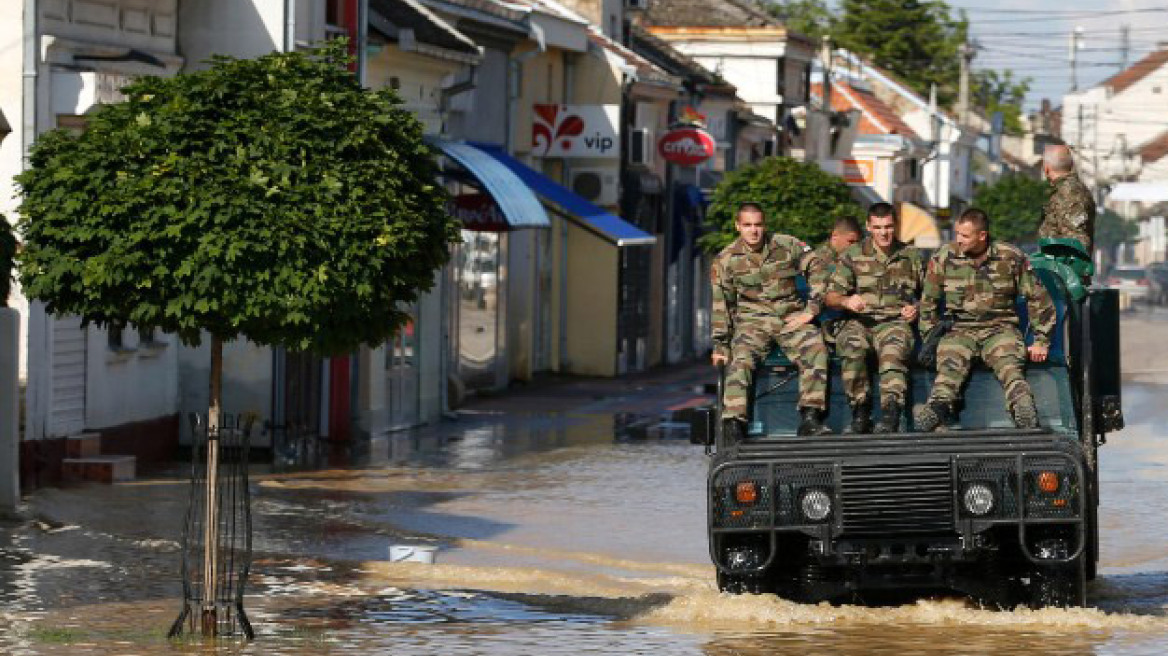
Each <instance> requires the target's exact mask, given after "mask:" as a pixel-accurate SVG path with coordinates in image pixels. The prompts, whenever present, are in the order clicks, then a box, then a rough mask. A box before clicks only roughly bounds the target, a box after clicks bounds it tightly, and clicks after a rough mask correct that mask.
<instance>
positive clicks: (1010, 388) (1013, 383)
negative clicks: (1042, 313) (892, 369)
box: [929, 324, 1034, 409]
mask: <svg viewBox="0 0 1168 656" xmlns="http://www.w3.org/2000/svg"><path fill="white" fill-rule="evenodd" d="M975 356H979V357H981V360H982V362H984V363H986V366H987V367H989V368H990V369H992V370H993V372H994V376H996V377H997V379H998V381H999V382H1001V383H1002V388H1003V389H1004V390H1005V392H1006V403H1007V404H1008V406H1009V407H1010V408H1011V409H1012V408H1014V406H1015V405H1016V404H1017V403H1018V401H1020V400H1024V399H1026V400H1030V401H1031V402H1033V399H1034V395H1033V393H1032V392H1031V391H1030V383H1027V382H1026V342H1024V341H1023V340H1022V333H1020V332H1019V331H1018V329H1017V328H1016V327H1014V326H1001V325H996V326H962V325H961V324H957V325H956V326H954V327H953V330H952V331H950V332H949V333H948V334H947V335H945V336H944V337H942V338H941V342H940V343H939V344H938V345H937V377H936V379H934V380H933V391H932V392H931V393H930V394H929V400H930V401H941V402H943V403H949V404H952V403H953V402H954V401H956V400H957V396H958V393H959V391H960V389H961V385H962V384H963V383H964V382H965V378H966V376H968V375H969V367H970V363H971V362H972V361H973V358H974V357H975Z"/></svg>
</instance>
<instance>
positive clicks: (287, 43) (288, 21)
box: [284, 0, 296, 52]
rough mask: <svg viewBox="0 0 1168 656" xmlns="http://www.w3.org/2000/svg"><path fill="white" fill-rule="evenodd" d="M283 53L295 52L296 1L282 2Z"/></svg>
mask: <svg viewBox="0 0 1168 656" xmlns="http://www.w3.org/2000/svg"><path fill="white" fill-rule="evenodd" d="M284 52H296V0H284Z"/></svg>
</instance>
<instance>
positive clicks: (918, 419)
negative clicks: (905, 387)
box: [913, 401, 949, 433]
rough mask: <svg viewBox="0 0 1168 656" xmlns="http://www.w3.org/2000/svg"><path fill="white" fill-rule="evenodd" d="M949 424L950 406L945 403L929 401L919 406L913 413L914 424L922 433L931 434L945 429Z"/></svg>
mask: <svg viewBox="0 0 1168 656" xmlns="http://www.w3.org/2000/svg"><path fill="white" fill-rule="evenodd" d="M948 422H949V404H948V403H945V402H943V401H929V402H928V403H926V404H924V405H922V406H918V407H917V409H916V412H914V413H913V423H914V424H916V429H917V430H918V431H920V432H922V433H931V432H933V431H935V430H937V429H938V428H944V427H945V424H947V423H948Z"/></svg>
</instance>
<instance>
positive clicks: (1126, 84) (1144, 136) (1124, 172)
mask: <svg viewBox="0 0 1168 656" xmlns="http://www.w3.org/2000/svg"><path fill="white" fill-rule="evenodd" d="M1165 130H1168V42H1161V43H1160V45H1159V47H1158V49H1157V50H1154V51H1152V52H1151V53H1149V54H1148V55H1147V56H1145V57H1144V58H1143V59H1141V60H1140V61H1138V62H1136V63H1135V64H1133V65H1132V66H1130V67H1128V68H1126V69H1124V70H1123V71H1120V72H1119V73H1117V74H1115V75H1113V76H1111V77H1110V78H1108V79H1106V80H1104V81H1103V82H1100V83H1099V84H1097V85H1095V86H1093V87H1091V88H1089V89H1083V90H1081V91H1077V92H1073V93H1069V94H1067V95H1066V96H1064V97H1063V109H1062V136H1063V139H1064V140H1065V141H1066V142H1067V144H1069V145H1070V146H1071V147H1072V148H1073V149H1074V151H1075V155H1076V157H1075V161H1076V166H1077V167H1078V169H1079V171H1080V176H1081V177H1082V178H1083V182H1085V183H1087V185H1088V186H1090V187H1092V188H1095V187H1100V186H1107V185H1109V184H1111V183H1112V182H1114V181H1116V180H1132V179H1137V178H1143V177H1145V176H1143V175H1142V173H1141V169H1142V167H1143V166H1144V164H1145V163H1146V162H1145V160H1144V158H1142V157H1140V155H1139V153H1140V151H1141V150H1142V149H1143V148H1144V147H1145V146H1148V145H1149V144H1152V143H1153V142H1154V141H1155V140H1156V139H1157V138H1159V137H1160V136H1161V135H1162V134H1163V133H1164V132H1165ZM1156 161H1159V158H1157V159H1156V160H1153V162H1151V163H1153V164H1154V162H1156Z"/></svg>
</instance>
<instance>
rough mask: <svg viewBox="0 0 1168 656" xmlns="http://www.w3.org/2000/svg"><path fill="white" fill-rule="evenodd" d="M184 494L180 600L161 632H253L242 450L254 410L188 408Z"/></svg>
mask: <svg viewBox="0 0 1168 656" xmlns="http://www.w3.org/2000/svg"><path fill="white" fill-rule="evenodd" d="M190 421H191V434H192V451H191V497H190V503H189V505H188V506H187V515H186V524H185V526H184V527H183V543H182V554H183V555H182V578H183V608H182V611H181V612H180V613H179V616H178V619H176V620H175V621H174V624H172V625H171V627H170V633H169V634H168V635H169V637H171V638H175V637H179V636H182V635H184V634H188V635H196V634H201V635H202V636H203V637H205V638H207V637H219V636H238V635H241V634H242V635H243V636H245V637H246V638H247V639H248V640H251V639H253V638H255V632H254V631H253V630H252V627H251V623H250V622H248V619H247V614H246V613H245V612H244V610H243V592H244V587H245V586H246V584H247V575H248V571H249V570H250V568H251V499H250V496H249V491H248V478H247V457H248V449H249V446H250V439H251V429H252V425H253V424H254V423H255V415H253V414H245V415H236V416H234V417H233V416H232V415H227V414H224V415H222V416H221V418H220V421H219V422H218V423H219V425H218V426H211V425H208V424H207V423H205V422H204V421H203V419H202V417H201V416H199V415H198V414H195V413H191V415H190Z"/></svg>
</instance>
